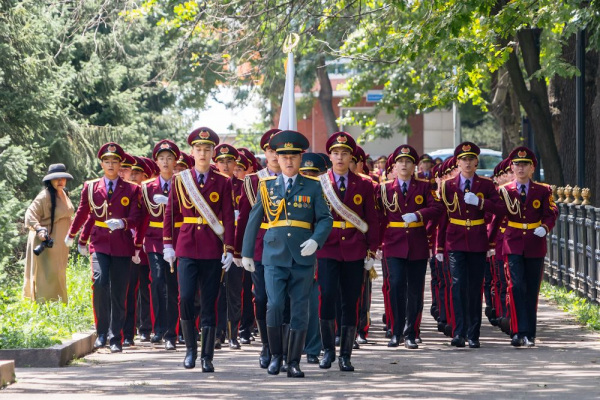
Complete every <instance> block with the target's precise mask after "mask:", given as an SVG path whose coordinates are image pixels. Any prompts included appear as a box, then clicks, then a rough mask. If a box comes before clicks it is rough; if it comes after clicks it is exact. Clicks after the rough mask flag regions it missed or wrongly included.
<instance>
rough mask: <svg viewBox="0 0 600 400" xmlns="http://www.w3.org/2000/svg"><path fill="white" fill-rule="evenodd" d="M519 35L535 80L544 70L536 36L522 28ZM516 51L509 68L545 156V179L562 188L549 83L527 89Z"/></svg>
mask: <svg viewBox="0 0 600 400" xmlns="http://www.w3.org/2000/svg"><path fill="white" fill-rule="evenodd" d="M517 36H518V41H519V49H520V50H521V55H522V59H523V64H524V65H525V70H526V71H527V74H528V76H529V77H531V76H532V75H533V74H534V73H535V72H536V71H539V70H540V68H541V66H540V55H539V50H538V49H537V48H536V43H535V40H536V37H535V34H534V32H533V30H532V29H522V30H521V31H519V33H518V34H517ZM503 45H504V46H507V45H508V40H506V39H504V40H503ZM516 50H517V49H515V51H512V52H511V53H510V56H509V58H508V61H507V63H506V68H507V70H508V73H509V75H510V79H511V82H512V84H513V87H514V89H515V93H516V95H517V98H518V99H519V102H520V103H521V106H523V108H524V109H525V112H526V113H527V116H528V117H529V121H530V123H531V126H532V128H533V131H534V137H535V142H536V144H537V147H538V149H539V151H540V155H541V162H542V164H543V165H542V167H543V168H544V175H545V180H546V182H548V183H552V184H556V185H562V184H564V176H563V171H562V167H561V163H560V157H559V153H558V148H557V146H556V140H555V138H554V131H553V127H552V116H551V114H550V105H549V100H548V90H547V86H546V81H545V80H544V79H543V78H542V79H531V80H530V81H529V88H527V85H526V83H525V79H524V77H523V72H522V71H521V67H520V65H519V60H518V58H517V54H516Z"/></svg>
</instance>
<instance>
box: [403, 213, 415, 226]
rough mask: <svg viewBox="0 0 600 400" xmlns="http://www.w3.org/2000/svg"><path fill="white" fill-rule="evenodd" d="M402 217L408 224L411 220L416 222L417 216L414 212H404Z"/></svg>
mask: <svg viewBox="0 0 600 400" xmlns="http://www.w3.org/2000/svg"><path fill="white" fill-rule="evenodd" d="M402 219H403V220H404V222H407V223H409V224H410V223H411V222H417V219H418V218H417V214H415V213H408V214H404V215H403V216H402Z"/></svg>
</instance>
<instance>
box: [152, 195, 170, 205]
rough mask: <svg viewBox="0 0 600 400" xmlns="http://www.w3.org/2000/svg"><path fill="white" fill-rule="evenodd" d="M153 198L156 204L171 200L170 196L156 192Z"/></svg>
mask: <svg viewBox="0 0 600 400" xmlns="http://www.w3.org/2000/svg"><path fill="white" fill-rule="evenodd" d="M152 199H153V200H154V202H155V203H156V204H167V203H168V202H169V198H168V197H167V196H165V195H164V194H155V195H154V196H152Z"/></svg>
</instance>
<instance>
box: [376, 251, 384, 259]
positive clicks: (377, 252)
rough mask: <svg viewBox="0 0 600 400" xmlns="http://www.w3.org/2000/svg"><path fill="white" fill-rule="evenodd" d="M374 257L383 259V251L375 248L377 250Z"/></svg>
mask: <svg viewBox="0 0 600 400" xmlns="http://www.w3.org/2000/svg"><path fill="white" fill-rule="evenodd" d="M375 259H377V260H382V259H383V251H381V250H377V251H376V252H375Z"/></svg>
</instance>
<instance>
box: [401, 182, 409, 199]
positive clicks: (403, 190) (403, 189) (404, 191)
mask: <svg viewBox="0 0 600 400" xmlns="http://www.w3.org/2000/svg"><path fill="white" fill-rule="evenodd" d="M407 191H408V189H407V188H406V182H402V195H403V196H406V192H407Z"/></svg>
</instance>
